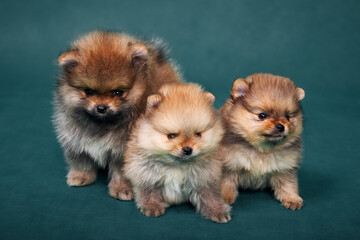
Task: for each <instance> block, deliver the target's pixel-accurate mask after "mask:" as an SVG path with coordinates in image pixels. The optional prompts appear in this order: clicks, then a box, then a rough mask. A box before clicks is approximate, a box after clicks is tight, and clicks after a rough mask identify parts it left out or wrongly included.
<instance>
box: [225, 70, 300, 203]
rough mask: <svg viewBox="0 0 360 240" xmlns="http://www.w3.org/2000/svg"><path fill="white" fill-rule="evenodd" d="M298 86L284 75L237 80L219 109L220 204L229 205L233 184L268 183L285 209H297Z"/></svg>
mask: <svg viewBox="0 0 360 240" xmlns="http://www.w3.org/2000/svg"><path fill="white" fill-rule="evenodd" d="M304 97H305V92H304V90H303V89H301V88H298V87H296V86H295V85H294V83H293V82H292V81H291V80H290V79H288V78H285V77H281V76H275V75H271V74H253V75H251V76H248V77H247V78H246V79H241V78H239V79H237V80H236V81H235V82H234V84H233V88H232V90H231V98H230V99H229V100H227V102H226V103H225V105H224V106H223V107H222V108H221V115H222V120H223V124H224V128H225V135H224V138H223V140H222V142H221V145H220V148H219V151H218V158H219V159H221V160H222V162H223V177H222V183H221V191H222V195H223V197H224V199H225V202H226V203H228V204H232V203H233V202H234V201H235V199H236V197H237V195H238V191H237V189H238V186H240V187H242V188H244V189H264V188H266V187H271V188H272V190H273V191H274V194H275V198H276V199H278V200H279V201H280V202H281V203H282V204H283V205H284V206H285V207H286V208H290V209H292V210H295V209H300V208H301V207H302V205H303V200H302V198H301V197H300V196H299V193H298V179H297V171H298V169H299V163H300V158H301V150H302V146H301V132H302V128H303V126H302V111H301V105H300V101H301V100H302V99H303V98H304Z"/></svg>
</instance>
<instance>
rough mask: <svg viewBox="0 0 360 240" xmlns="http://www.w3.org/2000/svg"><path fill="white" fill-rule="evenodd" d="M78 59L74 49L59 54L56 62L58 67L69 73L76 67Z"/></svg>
mask: <svg viewBox="0 0 360 240" xmlns="http://www.w3.org/2000/svg"><path fill="white" fill-rule="evenodd" d="M78 57H79V55H78V51H77V50H76V49H73V50H70V51H68V52H64V53H63V54H61V55H60V57H59V59H58V62H59V65H60V67H62V68H63V69H64V70H65V71H67V72H70V71H71V70H72V69H74V67H75V66H76V65H78V63H79V59H78Z"/></svg>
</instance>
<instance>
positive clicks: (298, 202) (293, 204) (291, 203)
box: [281, 196, 303, 211]
mask: <svg viewBox="0 0 360 240" xmlns="http://www.w3.org/2000/svg"><path fill="white" fill-rule="evenodd" d="M281 203H282V205H283V206H284V207H286V208H288V209H291V210H293V211H294V210H296V209H301V208H302V206H303V200H302V198H301V197H299V196H297V197H286V198H284V199H283V200H282V201H281Z"/></svg>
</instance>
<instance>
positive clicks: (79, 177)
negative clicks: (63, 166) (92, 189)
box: [66, 170, 96, 187]
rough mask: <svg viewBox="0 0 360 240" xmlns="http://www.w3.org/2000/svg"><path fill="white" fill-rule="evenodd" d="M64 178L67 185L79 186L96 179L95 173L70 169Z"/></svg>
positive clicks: (88, 183)
mask: <svg viewBox="0 0 360 240" xmlns="http://www.w3.org/2000/svg"><path fill="white" fill-rule="evenodd" d="M66 178H67V179H66V183H67V185H69V186H71V187H80V186H86V185H90V184H92V183H93V182H94V181H95V179H96V173H95V172H82V171H78V170H70V172H69V173H68V175H67V176H66Z"/></svg>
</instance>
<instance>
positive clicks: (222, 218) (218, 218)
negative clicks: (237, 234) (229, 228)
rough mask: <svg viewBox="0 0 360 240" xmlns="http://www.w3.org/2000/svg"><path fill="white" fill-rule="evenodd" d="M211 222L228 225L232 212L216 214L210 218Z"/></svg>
mask: <svg viewBox="0 0 360 240" xmlns="http://www.w3.org/2000/svg"><path fill="white" fill-rule="evenodd" d="M209 218H210V220H212V221H214V222H217V223H227V222H229V221H230V220H231V216H230V212H229V211H225V212H219V213H214V214H211V215H210V216H209Z"/></svg>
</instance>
